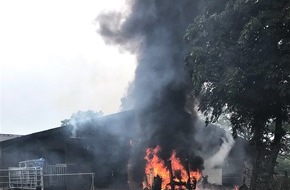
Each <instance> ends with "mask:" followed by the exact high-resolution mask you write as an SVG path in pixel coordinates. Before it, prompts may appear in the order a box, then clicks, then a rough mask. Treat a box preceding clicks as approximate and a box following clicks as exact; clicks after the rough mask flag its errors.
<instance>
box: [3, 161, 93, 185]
mask: <svg viewBox="0 0 290 190" xmlns="http://www.w3.org/2000/svg"><path fill="white" fill-rule="evenodd" d="M11 169H12V170H11ZM64 169H65V168H64V167H63V165H62V166H56V167H53V166H51V170H50V172H54V173H48V171H46V172H45V173H43V172H42V170H40V169H38V170H34V169H33V168H32V169H31V168H26V169H23V168H22V169H20V168H18V169H17V168H9V169H2V170H0V173H1V175H0V190H14V189H15V190H16V189H17V190H18V189H21V190H30V189H33V190H40V189H41V190H50V189H69V190H79V189H80V187H81V189H82V190H94V173H64V171H65V170H64ZM41 182H43V183H42V184H41Z"/></svg>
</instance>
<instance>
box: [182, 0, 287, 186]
mask: <svg viewBox="0 0 290 190" xmlns="http://www.w3.org/2000/svg"><path fill="white" fill-rule="evenodd" d="M185 40H186V42H187V43H188V45H189V53H188V56H187V57H186V66H187V68H188V70H189V72H190V74H191V76H192V84H193V96H194V98H195V99H197V100H198V102H199V104H198V106H199V110H200V111H202V112H203V113H204V114H205V116H206V117H207V122H215V121H217V119H218V118H219V116H220V115H221V114H229V115H230V121H231V124H232V128H233V135H234V136H235V135H237V134H238V133H239V132H240V131H244V130H245V129H246V130H248V131H250V133H251V134H252V136H251V142H252V143H253V145H254V146H255V147H256V155H255V162H254V169H253V175H252V180H251V187H250V188H251V189H252V190H256V189H264V188H268V187H269V186H270V183H271V177H272V174H273V172H274V167H275V163H276V159H277V156H278V154H279V151H280V150H281V148H282V145H283V143H282V142H283V138H284V136H285V129H284V128H283V126H282V124H283V123H284V122H287V121H289V115H290V114H289V112H290V111H289V110H290V3H289V0H276V1H272V0H215V1H212V0H205V1H204V10H203V11H202V14H200V15H199V16H198V17H196V18H195V19H194V22H193V23H192V24H191V25H190V26H189V27H188V30H187V31H186V34H185ZM273 124H274V128H273V136H272V137H271V135H268V134H269V130H270V128H271V127H270V126H273ZM288 127H289V125H288Z"/></svg>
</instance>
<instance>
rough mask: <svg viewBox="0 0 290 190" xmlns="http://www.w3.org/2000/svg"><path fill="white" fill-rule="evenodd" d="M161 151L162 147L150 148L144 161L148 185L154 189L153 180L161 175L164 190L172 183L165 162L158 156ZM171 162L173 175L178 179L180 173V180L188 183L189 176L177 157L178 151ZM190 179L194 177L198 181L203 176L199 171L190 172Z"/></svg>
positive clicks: (174, 153) (172, 155)
mask: <svg viewBox="0 0 290 190" xmlns="http://www.w3.org/2000/svg"><path fill="white" fill-rule="evenodd" d="M160 150H161V148H160V146H157V147H155V148H154V149H153V148H148V149H147V150H146V156H145V157H144V159H145V160H146V161H147V163H146V167H145V174H146V177H147V185H148V186H149V187H152V184H153V178H154V177H156V176H157V175H159V176H160V177H161V178H162V189H166V188H167V187H166V185H167V184H169V183H170V175H169V170H168V169H167V166H166V164H165V162H164V160H162V159H160V158H159V157H158V155H157V154H158V152H159V151H160ZM170 160H171V165H172V171H173V175H175V177H177V176H176V173H178V176H179V178H180V179H179V180H181V181H183V182H186V181H187V179H188V176H187V173H186V170H185V168H184V167H183V165H182V164H181V162H180V159H179V158H177V157H176V151H173V152H172V154H171V157H170ZM190 177H191V178H193V177H194V178H196V179H197V180H198V179H199V178H200V177H201V174H200V172H199V171H190ZM177 178H178V177H177ZM143 186H144V185H143Z"/></svg>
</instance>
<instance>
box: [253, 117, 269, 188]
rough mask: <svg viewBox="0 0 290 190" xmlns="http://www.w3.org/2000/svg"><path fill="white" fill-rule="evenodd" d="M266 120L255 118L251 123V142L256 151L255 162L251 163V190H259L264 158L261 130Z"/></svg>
mask: <svg viewBox="0 0 290 190" xmlns="http://www.w3.org/2000/svg"><path fill="white" fill-rule="evenodd" d="M265 124H266V120H265V119H264V118H262V117H258V116H256V117H255V118H254V121H253V126H252V128H253V130H254V137H253V142H254V145H255V149H256V154H255V160H254V163H253V171H252V177H251V183H250V189H251V190H260V189H261V187H260V186H261V184H262V181H261V176H262V173H263V171H262V170H263V164H262V163H263V161H264V157H265V151H264V149H265V148H264V146H263V141H262V139H263V129H264V127H265Z"/></svg>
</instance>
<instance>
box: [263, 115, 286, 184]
mask: <svg viewBox="0 0 290 190" xmlns="http://www.w3.org/2000/svg"><path fill="white" fill-rule="evenodd" d="M283 136H284V130H283V128H282V118H281V116H280V115H279V116H277V117H276V123H275V137H274V140H273V143H272V144H271V147H270V150H271V151H270V155H269V159H268V163H267V168H268V170H267V175H266V179H265V180H266V181H267V186H268V187H271V186H272V185H271V182H272V176H273V174H274V168H275V165H276V160H277V157H278V154H279V151H280V149H281V141H282V138H283Z"/></svg>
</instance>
